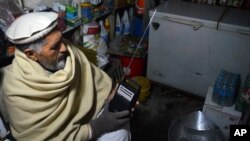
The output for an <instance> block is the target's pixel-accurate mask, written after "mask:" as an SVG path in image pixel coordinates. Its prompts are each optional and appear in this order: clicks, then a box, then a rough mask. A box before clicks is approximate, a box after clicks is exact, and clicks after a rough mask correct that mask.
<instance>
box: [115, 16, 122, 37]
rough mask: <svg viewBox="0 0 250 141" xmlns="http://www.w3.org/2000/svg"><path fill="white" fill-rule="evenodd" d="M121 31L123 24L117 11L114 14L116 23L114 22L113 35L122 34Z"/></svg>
mask: <svg viewBox="0 0 250 141" xmlns="http://www.w3.org/2000/svg"><path fill="white" fill-rule="evenodd" d="M122 32H123V24H122V21H121V18H120V15H119V13H117V14H116V23H115V35H116V36H119V35H122Z"/></svg>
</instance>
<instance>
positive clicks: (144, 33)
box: [122, 9, 157, 80]
mask: <svg viewBox="0 0 250 141" xmlns="http://www.w3.org/2000/svg"><path fill="white" fill-rule="evenodd" d="M156 11H157V9H155V11H154V13H153V15H152V16H151V18H150V20H149V22H148V25H147V27H146V29H145V30H144V32H143V34H142V37H141V39H140V41H139V43H138V44H137V46H136V49H135V51H134V53H133V56H132V58H131V59H130V62H129V64H128V66H127V67H126V69H130V66H131V64H132V62H133V60H134V58H135V55H136V53H137V51H138V49H139V47H140V45H141V43H142V41H143V38H144V36H145V35H146V32H147V30H148V28H149V26H150V24H151V23H152V21H153V18H154V16H155V13H156ZM125 73H126V72H124V74H123V77H122V80H123V79H124V78H125Z"/></svg>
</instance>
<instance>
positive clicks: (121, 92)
mask: <svg viewBox="0 0 250 141" xmlns="http://www.w3.org/2000/svg"><path fill="white" fill-rule="evenodd" d="M140 89H141V87H140V85H139V84H137V83H136V82H135V81H134V80H132V79H124V80H123V81H121V82H120V83H119V85H118V88H117V90H116V94H115V95H114V97H113V99H112V100H111V101H110V104H109V111H110V112H118V111H123V110H131V109H132V108H133V106H134V105H135V103H136V101H137V98H138V96H139V94H140Z"/></svg>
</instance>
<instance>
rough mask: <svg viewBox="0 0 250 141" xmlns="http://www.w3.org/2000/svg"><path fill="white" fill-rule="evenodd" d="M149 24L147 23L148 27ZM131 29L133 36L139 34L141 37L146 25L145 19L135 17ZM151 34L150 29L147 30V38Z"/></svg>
mask: <svg viewBox="0 0 250 141" xmlns="http://www.w3.org/2000/svg"><path fill="white" fill-rule="evenodd" d="M146 26H147V25H145V27H146ZM130 30H131V32H130V33H131V35H132V36H137V37H141V36H142V35H143V33H144V30H145V29H144V25H143V20H142V19H140V18H137V17H134V18H133V19H132V21H131V26H130ZM148 34H149V30H147V31H146V34H145V37H146V38H147V37H148Z"/></svg>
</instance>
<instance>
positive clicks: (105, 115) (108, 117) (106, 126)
mask: <svg viewBox="0 0 250 141" xmlns="http://www.w3.org/2000/svg"><path fill="white" fill-rule="evenodd" d="M108 106H109V102H106V103H105V105H104V110H103V112H102V113H101V115H100V116H99V117H98V118H97V119H94V120H92V121H90V123H89V124H90V126H91V129H92V138H98V137H99V136H101V135H102V134H104V133H108V132H112V131H115V130H118V129H120V128H121V127H122V126H124V125H125V124H126V123H128V121H129V120H130V112H129V111H128V110H125V111H121V112H109V110H108Z"/></svg>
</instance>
